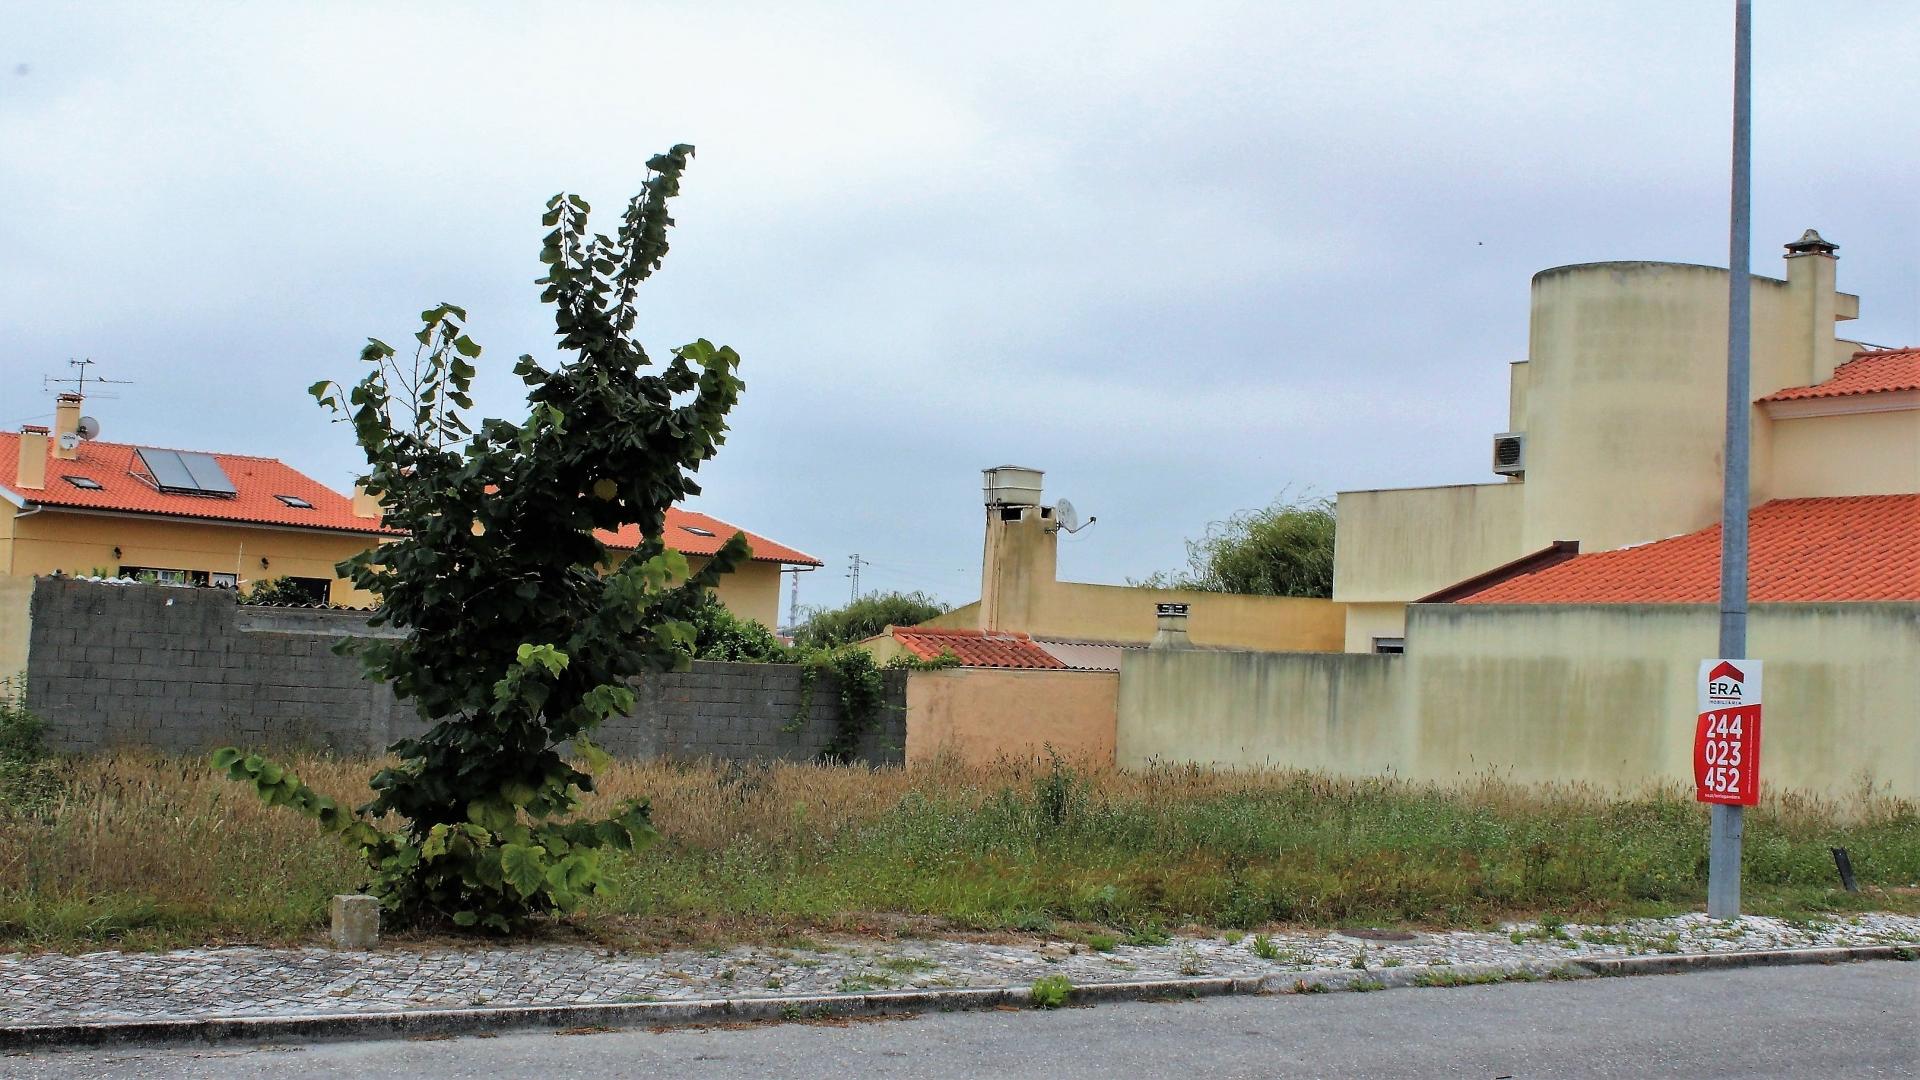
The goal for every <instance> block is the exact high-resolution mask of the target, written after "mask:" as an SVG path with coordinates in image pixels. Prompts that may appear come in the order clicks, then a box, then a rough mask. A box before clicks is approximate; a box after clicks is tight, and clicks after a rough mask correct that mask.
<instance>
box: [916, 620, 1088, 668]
mask: <svg viewBox="0 0 1920 1080" xmlns="http://www.w3.org/2000/svg"><path fill="white" fill-rule="evenodd" d="M887 632H888V633H890V634H892V635H893V639H894V640H895V641H898V642H899V643H900V644H902V645H904V646H906V648H907V651H908V652H910V653H912V654H913V655H915V656H917V657H919V658H920V659H922V660H934V659H938V658H939V657H940V655H941V654H942V653H952V654H953V655H954V656H956V657H958V658H959V660H960V663H961V665H962V666H965V667H998V668H1064V667H1066V666H1067V665H1066V664H1064V663H1062V662H1061V661H1060V660H1059V659H1058V658H1056V657H1055V656H1054V655H1053V654H1052V653H1050V652H1048V651H1047V650H1045V649H1043V648H1041V647H1040V646H1038V645H1036V644H1034V641H1033V639H1032V638H1030V637H1028V636H1027V635H1025V634H1021V633H1016V632H1012V631H1006V630H934V629H925V630H923V629H917V628H914V627H910V626H891V627H888V628H887Z"/></svg>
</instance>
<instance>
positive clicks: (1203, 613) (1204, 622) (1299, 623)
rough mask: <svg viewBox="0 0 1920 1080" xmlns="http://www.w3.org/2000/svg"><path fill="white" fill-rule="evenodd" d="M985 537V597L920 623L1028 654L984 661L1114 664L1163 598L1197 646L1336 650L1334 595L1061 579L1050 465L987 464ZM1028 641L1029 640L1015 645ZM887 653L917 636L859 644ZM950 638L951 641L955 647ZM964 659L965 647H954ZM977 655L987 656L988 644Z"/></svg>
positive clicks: (1152, 630)
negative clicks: (1039, 653) (1048, 493)
mask: <svg viewBox="0 0 1920 1080" xmlns="http://www.w3.org/2000/svg"><path fill="white" fill-rule="evenodd" d="M982 475H983V476H984V479H985V483H984V488H983V494H984V501H985V511H986V513H985V517H986V537H985V544H984V549H983V552H982V555H981V570H980V599H979V600H977V601H975V602H973V603H971V604H968V605H966V606H964V607H959V608H955V609H954V610H952V611H949V612H947V613H946V614H944V615H940V616H938V617H936V618H933V619H929V620H928V621H926V622H924V623H921V624H920V626H919V627H917V628H916V629H920V630H958V631H972V632H984V633H986V634H988V635H993V636H994V637H993V638H992V639H990V642H989V644H988V645H986V646H983V648H985V649H988V650H989V651H990V650H991V648H992V647H993V642H996V641H997V642H998V643H999V644H1000V645H1001V646H1003V647H1005V648H1007V649H1011V650H1013V651H1014V652H1019V653H1022V654H1024V655H1025V656H1026V658H1027V659H1026V660H1025V661H1022V662H1017V663H983V664H981V665H980V666H997V667H1031V666H1039V667H1047V666H1052V665H1048V664H1046V663H1044V662H1039V663H1034V662H1032V661H1033V660H1034V659H1035V650H1036V649H1039V650H1045V651H1046V652H1048V653H1049V654H1051V655H1053V656H1055V657H1057V658H1059V659H1060V660H1061V661H1062V662H1061V664H1060V666H1063V667H1077V668H1092V669H1095V670H1109V671H1110V670H1117V669H1118V666H1119V660H1118V654H1117V653H1116V652H1115V651H1114V650H1113V648H1112V647H1113V646H1141V647H1144V646H1145V645H1146V644H1147V643H1148V642H1150V641H1152V640H1153V638H1154V635H1155V634H1156V633H1157V632H1158V630H1159V629H1160V623H1159V615H1158V609H1159V608H1160V607H1161V606H1162V605H1166V604H1173V605H1181V604H1184V605H1186V610H1187V613H1188V617H1187V618H1186V619H1185V620H1184V621H1185V623H1186V626H1187V630H1188V633H1189V636H1190V639H1191V641H1192V643H1193V644H1195V645H1197V646H1201V647H1211V648H1222V649H1271V650H1299V651H1307V652H1338V651H1339V649H1340V644H1341V640H1342V627H1343V616H1342V614H1341V609H1340V605H1338V604H1335V603H1333V602H1332V601H1329V600H1319V599H1307V598H1300V597H1281V596H1240V595H1234V594H1231V593H1210V592H1193V591H1189V590H1183V589H1148V588H1140V587H1138V586H1133V585H1097V584H1089V583H1085V582H1077V581H1061V580H1060V578H1059V571H1058V566H1059V540H1060V533H1061V532H1062V531H1063V530H1064V528H1065V527H1067V526H1071V525H1073V524H1074V523H1073V522H1071V521H1065V522H1063V521H1062V520H1061V518H1060V516H1059V514H1058V512H1057V511H1058V509H1059V508H1058V507H1056V506H1048V505H1045V503H1044V500H1043V498H1042V494H1043V492H1042V481H1043V479H1044V475H1045V474H1044V473H1042V472H1041V471H1040V470H1039V469H1029V468H1025V467H1023V466H1018V465H1002V466H1000V467H998V468H994V469H986V470H984V471H983V474H982ZM1022 639H1030V640H1027V642H1026V644H1024V645H1021V644H1018V642H1019V641H1021V640H1022ZM862 644H863V645H864V646H865V647H866V648H868V649H869V651H872V652H874V653H875V654H876V655H877V656H878V657H879V658H880V659H882V660H885V659H889V658H891V657H893V656H896V655H900V654H901V653H902V652H903V651H905V652H914V651H915V649H914V647H913V645H914V643H907V642H902V641H900V640H898V639H897V638H896V637H895V636H894V635H892V634H882V635H878V636H876V637H875V638H873V639H870V640H868V641H866V642H863V643H862ZM951 644H953V643H952V642H945V643H943V647H944V645H951ZM956 655H959V656H961V657H962V659H963V660H964V659H965V658H966V657H967V656H969V655H973V654H972V653H971V652H970V651H969V650H967V649H964V648H963V649H961V650H959V651H958V652H956ZM980 655H983V656H984V655H987V653H986V652H982V653H981V654H980Z"/></svg>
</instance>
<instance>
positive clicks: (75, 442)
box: [60, 431, 80, 450]
mask: <svg viewBox="0 0 1920 1080" xmlns="http://www.w3.org/2000/svg"><path fill="white" fill-rule="evenodd" d="M79 445H80V436H78V435H75V434H74V433H73V432H71V431H63V432H61V433H60V449H62V450H71V449H73V448H74V447H76V446H79Z"/></svg>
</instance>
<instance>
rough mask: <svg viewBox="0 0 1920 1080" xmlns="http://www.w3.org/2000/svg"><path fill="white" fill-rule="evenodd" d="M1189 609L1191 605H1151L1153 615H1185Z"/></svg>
mask: <svg viewBox="0 0 1920 1080" xmlns="http://www.w3.org/2000/svg"><path fill="white" fill-rule="evenodd" d="M1191 607H1192V605H1190V604H1155V605H1153V613H1154V614H1155V615H1185V614H1186V613H1187V611H1188V610H1189V609H1190V608H1191Z"/></svg>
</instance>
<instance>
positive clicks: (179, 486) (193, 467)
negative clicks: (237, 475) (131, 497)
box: [138, 446, 239, 498]
mask: <svg viewBox="0 0 1920 1080" xmlns="http://www.w3.org/2000/svg"><path fill="white" fill-rule="evenodd" d="M138 453H139V455H140V463H141V464H142V465H144V466H146V469H147V472H148V474H150V475H151V476H152V477H153V484H154V486H155V487H157V488H159V489H160V490H161V491H164V492H167V493H169V494H172V495H217V496H221V497H225V498H232V497H233V496H234V495H237V494H239V492H238V490H237V489H235V488H234V486H233V481H231V480H228V479H227V473H226V470H225V469H222V468H221V467H220V463H219V462H218V461H215V460H214V459H213V458H212V456H210V455H207V454H195V453H181V452H180V451H178V450H161V449H157V448H154V447H150V446H143V447H140V448H139V451H138Z"/></svg>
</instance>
